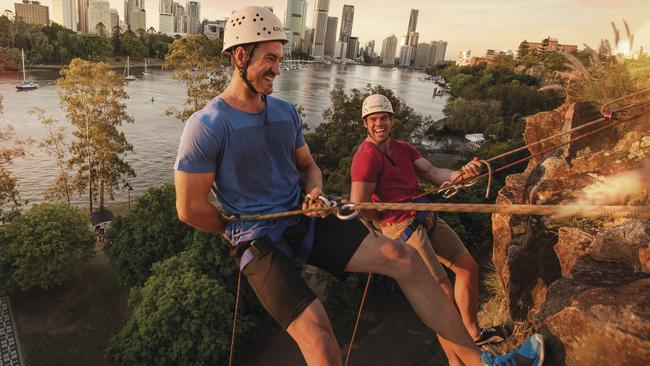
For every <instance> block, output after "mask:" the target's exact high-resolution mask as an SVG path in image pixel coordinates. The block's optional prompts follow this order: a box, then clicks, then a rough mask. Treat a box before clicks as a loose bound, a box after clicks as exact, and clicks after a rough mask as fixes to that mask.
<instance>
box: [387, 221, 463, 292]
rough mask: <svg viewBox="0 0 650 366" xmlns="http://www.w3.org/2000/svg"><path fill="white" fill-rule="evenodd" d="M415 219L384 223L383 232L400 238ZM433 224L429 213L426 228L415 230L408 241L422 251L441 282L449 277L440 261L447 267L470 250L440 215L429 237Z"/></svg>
mask: <svg viewBox="0 0 650 366" xmlns="http://www.w3.org/2000/svg"><path fill="white" fill-rule="evenodd" d="M414 219H415V218H413V219H410V220H406V221H402V222H398V223H396V224H389V225H383V226H381V232H382V233H383V234H384V235H386V236H387V237H389V238H391V239H396V240H399V237H400V235H402V232H403V231H404V229H406V228H407V227H408V226H409V225H410V224H411V222H413V220H414ZM432 225H433V215H429V216H428V217H427V219H426V226H427V227H426V229H425V228H424V227H422V226H420V227H419V228H418V229H417V230H416V231H414V232H413V234H412V235H411V237H410V238H409V239H408V240H407V241H406V243H407V244H409V245H410V246H412V247H413V248H415V249H416V250H417V251H418V253H420V257H422V259H423V260H424V262H425V263H426V265H427V267H428V268H429V272H431V274H432V275H433V277H435V278H436V280H438V282H441V281H444V280H445V279H446V278H447V272H445V270H444V269H443V268H442V265H441V264H440V263H442V264H444V265H445V266H446V267H451V266H452V265H453V264H454V263H455V262H456V261H457V260H458V259H460V258H462V257H463V256H465V255H468V254H469V252H468V251H467V248H465V245H463V242H462V241H461V240H460V238H459V237H458V235H457V234H456V232H454V230H453V229H452V228H451V227H449V225H447V223H446V222H444V221H443V220H442V219H441V218H440V217H438V219H437V220H436V227H435V230H434V231H433V234H432V235H431V237H430V238H429V237H428V235H427V230H429V229H431V227H432Z"/></svg>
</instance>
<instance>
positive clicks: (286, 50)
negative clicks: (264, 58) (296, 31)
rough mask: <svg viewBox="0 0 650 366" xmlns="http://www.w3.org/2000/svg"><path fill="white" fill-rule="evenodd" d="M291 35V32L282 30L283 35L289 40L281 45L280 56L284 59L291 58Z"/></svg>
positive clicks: (285, 29)
mask: <svg viewBox="0 0 650 366" xmlns="http://www.w3.org/2000/svg"><path fill="white" fill-rule="evenodd" d="M292 34H293V31H291V29H287V28H284V35H285V37H287V39H288V40H289V42H285V44H283V45H282V56H283V57H284V58H286V59H289V58H291V51H293V47H292V46H291V35H292Z"/></svg>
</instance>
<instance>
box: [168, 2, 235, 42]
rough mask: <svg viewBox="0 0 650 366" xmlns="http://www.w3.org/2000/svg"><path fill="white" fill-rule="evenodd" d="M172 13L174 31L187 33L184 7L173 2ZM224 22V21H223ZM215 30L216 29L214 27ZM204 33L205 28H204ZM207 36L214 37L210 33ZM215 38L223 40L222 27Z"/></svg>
mask: <svg viewBox="0 0 650 366" xmlns="http://www.w3.org/2000/svg"><path fill="white" fill-rule="evenodd" d="M172 14H173V15H174V32H176V33H187V14H186V13H185V7H184V6H183V5H181V4H178V3H173V4H172ZM201 24H202V27H205V25H203V23H201ZM224 24H225V21H224ZM215 31H216V29H215ZM204 34H206V33H205V29H204ZM209 37H214V35H211V36H209ZM217 38H219V39H221V40H223V29H222V30H221V34H220V35H218V36H217Z"/></svg>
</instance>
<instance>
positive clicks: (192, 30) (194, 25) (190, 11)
mask: <svg viewBox="0 0 650 366" xmlns="http://www.w3.org/2000/svg"><path fill="white" fill-rule="evenodd" d="M185 9H186V11H187V17H188V19H187V33H189V34H198V33H199V23H200V22H201V3H199V2H198V1H188V2H187V7H186V8H185Z"/></svg>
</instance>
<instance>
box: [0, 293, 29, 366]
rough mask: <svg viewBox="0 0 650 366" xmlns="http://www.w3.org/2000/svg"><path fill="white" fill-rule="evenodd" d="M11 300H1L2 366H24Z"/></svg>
mask: <svg viewBox="0 0 650 366" xmlns="http://www.w3.org/2000/svg"><path fill="white" fill-rule="evenodd" d="M15 324H16V322H15V321H14V318H13V314H12V313H11V305H10V304H9V298H7V297H3V298H0V366H21V365H24V364H25V362H24V361H23V357H22V354H21V353H20V343H18V334H17V332H16V325H15Z"/></svg>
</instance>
